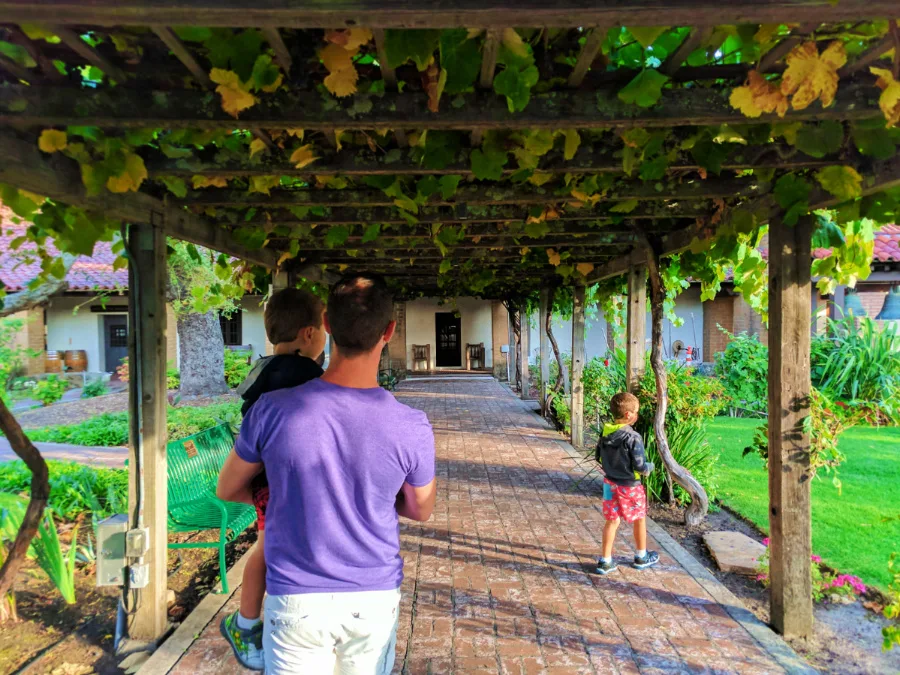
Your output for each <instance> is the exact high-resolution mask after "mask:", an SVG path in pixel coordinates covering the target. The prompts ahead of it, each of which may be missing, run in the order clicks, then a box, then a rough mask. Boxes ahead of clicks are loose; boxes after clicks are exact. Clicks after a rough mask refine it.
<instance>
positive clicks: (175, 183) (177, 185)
mask: <svg viewBox="0 0 900 675" xmlns="http://www.w3.org/2000/svg"><path fill="white" fill-rule="evenodd" d="M160 180H161V181H162V182H163V183H164V184H165V186H166V188H167V189H168V190H169V192H171V193H172V194H173V195H175V196H176V197H181V198H182V199H183V198H184V197H187V185H186V184H185V182H184V179H183V178H179V177H178V176H162V177H161V178H160Z"/></svg>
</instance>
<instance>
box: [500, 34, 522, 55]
mask: <svg viewBox="0 0 900 675" xmlns="http://www.w3.org/2000/svg"><path fill="white" fill-rule="evenodd" d="M500 39H501V40H502V41H503V46H504V47H506V48H507V49H508V50H509V51H511V52H512V53H513V54H515V55H516V56H518V57H519V58H521V59H527V58H528V46H527V45H526V44H525V42H524V41H523V40H522V36H521V35H519V34H518V33H517V32H516V29H515V28H504V29H503V34H502V36H501V38H500Z"/></svg>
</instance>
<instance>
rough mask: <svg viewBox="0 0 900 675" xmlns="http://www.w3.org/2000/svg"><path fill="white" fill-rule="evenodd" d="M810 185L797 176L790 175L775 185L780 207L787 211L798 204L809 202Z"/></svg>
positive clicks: (783, 177) (786, 175)
mask: <svg viewBox="0 0 900 675" xmlns="http://www.w3.org/2000/svg"><path fill="white" fill-rule="evenodd" d="M809 191H810V187H809V183H807V182H806V180H805V179H803V178H801V177H800V176H797V175H796V174H792V173H788V174H785V175H784V176H782V177H781V178H779V179H778V182H777V183H775V199H776V201H777V202H778V205H779V206H780V207H781V208H783V209H787V208H790V207H791V206H792V205H794V204H796V203H797V202H805V201H808V200H809Z"/></svg>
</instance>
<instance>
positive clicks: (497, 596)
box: [145, 378, 803, 675]
mask: <svg viewBox="0 0 900 675" xmlns="http://www.w3.org/2000/svg"><path fill="white" fill-rule="evenodd" d="M397 396H398V397H399V398H400V399H401V400H402V401H404V402H405V403H407V404H409V405H411V406H414V407H416V408H420V409H422V410H425V411H426V412H427V413H428V415H429V417H430V418H431V421H432V423H433V425H434V429H435V434H436V440H437V456H438V481H439V493H438V502H437V506H436V508H435V515H434V517H433V519H432V520H431V521H429V522H428V523H426V524H424V526H422V527H419V526H413V525H407V526H405V527H403V529H402V533H401V540H402V546H403V556H404V558H405V561H406V581H405V582H404V588H403V591H404V594H403V616H402V618H401V627H400V633H399V636H398V645H397V666H396V668H395V672H396V673H400V672H404V673H407V672H408V673H434V674H438V673H515V674H519V673H522V674H524V673H555V674H563V673H566V674H568V673H571V674H573V675H574V674H576V673H679V672H716V673H780V672H785V670H788V671H790V672H798V671H801V670H802V668H803V666H802V664H801V663H800V662H799V661H795V660H794V659H796V658H797V657H796V656H794V655H793V652H791V651H790V650H789V649H788V648H787V647H786V646H785V644H784V643H783V642H782V641H781V639H780V638H777V637H776V636H775V635H774V633H772V632H771V631H769V629H768V628H766V627H764V626H762V625H761V624H759V623H758V622H756V621H755V619H753V617H752V615H750V614H749V613H748V612H746V610H743V609H742V608H741V607H739V606H738V605H737V604H735V603H736V602H737V601H736V600H735V599H734V598H733V597H732V596H731V595H730V593H728V591H727V590H725V588H724V587H722V586H721V585H720V584H718V582H716V581H715V580H714V579H713V578H712V577H711V576H710V575H709V574H708V573H705V570H704V569H703V568H702V567H701V566H700V565H698V564H697V563H696V562H695V561H693V560H692V559H691V558H690V556H688V555H687V553H686V552H685V551H684V550H683V549H681V548H680V547H679V546H678V545H677V544H676V543H675V542H674V541H673V540H671V539H670V538H669V537H668V536H667V535H666V534H665V533H664V532H662V531H660V530H659V529H658V528H656V527H654V526H651V534H652V535H653V536H652V540H651V546H652V547H654V548H656V549H658V550H659V551H660V554H661V558H662V562H661V564H660V566H659V567H657V568H654V569H651V570H647V571H643V572H637V571H636V570H634V569H632V568H631V567H629V566H621V567H620V568H619V571H618V572H615V573H613V574H612V575H610V577H609V578H600V577H598V576H596V575H592V574H589V573H588V570H590V569H591V567H592V565H591V563H592V562H593V561H594V560H595V557H596V555H597V552H598V550H599V548H600V535H601V529H602V515H601V513H600V510H599V501H598V497H597V495H586V494H581V493H580V492H573V491H571V487H572V485H573V483H574V481H575V480H576V478H577V475H578V474H577V473H576V472H574V471H570V470H571V469H572V467H573V465H574V462H573V461H572V458H571V454H570V453H572V449H571V447H570V446H569V445H568V444H567V443H565V442H564V441H563V440H561V437H560V436H559V435H558V434H556V433H555V432H553V431H551V430H549V429H548V428H547V427H546V426H545V425H544V424H543V422H542V421H541V420H540V418H539V417H538V416H536V415H534V414H533V413H532V412H531V411H530V407H529V406H528V405H527V404H524V403H522V402H521V401H520V400H519V399H517V398H515V397H514V396H513V395H512V394H511V393H510V392H509V391H508V390H507V389H506V388H505V387H504V386H503V385H501V384H499V383H497V382H496V381H495V380H493V379H480V378H479V379H461V378H460V379H428V380H422V381H416V380H412V381H409V380H408V381H406V382H404V383H403V384H402V385H401V386H400V388H399V391H398V393H397ZM623 529H624V528H623ZM620 532H621V530H620ZM629 536H630V535H629ZM632 551H633V548H632V545H631V542H630V541H628V540H627V538H626V537H625V536H624V534H622V535H620V540H619V541H618V542H617V546H616V555H618V556H621V557H623V558H625V557H630V556H631V555H632ZM236 603H237V597H236V596H233V597H232V598H231V599H230V600H229V601H228V602H227V603H226V604H225V606H224V608H223V609H222V612H226V611H231V610H233V609H234V608H235V607H236V606H237V604H236ZM222 612H220V613H219V614H218V615H216V616H215V617H214V618H213V619H212V620H211V621H209V623H208V624H207V625H206V627H205V628H202V626H197V625H195V626H193V627H190V630H191V632H192V634H191V635H190V636H189V640H188V641H189V642H190V643H191V644H190V647H189V648H188V651H187V653H185V654H184V655H183V656H181V657H180V659H179V660H178V661H177V663H176V664H175V666H174V668H172V669H171V670H170V671H169V672H172V673H179V674H181V673H183V674H188V673H190V674H194V673H216V674H217V675H226V674H227V673H231V672H238V671H240V670H241V669H240V668H239V667H238V666H237V665H236V663H235V661H234V660H233V658H232V656H231V652H230V649H229V647H228V646H227V644H226V643H225V642H224V640H223V639H222V638H221V637H220V635H219V629H218V622H219V619H220V617H221V616H222ZM188 621H190V618H189V619H188ZM195 636H196V637H195ZM161 651H165V647H164V648H163V650H161ZM158 656H159V655H158ZM170 658H171V661H170V663H175V661H174V658H175V657H174V655H173V656H172V657H170ZM154 661H157V660H156V659H151V662H150V663H148V664H147V666H151V664H153V662H154ZM153 665H154V666H155V667H154V668H153V669H152V670H151V669H150V668H146V670H145V672H165V671H166V670H167V669H168V667H166V668H165V669H161V670H160V669H159V666H160V665H161V663H160V662H159V661H157V662H156V664H153Z"/></svg>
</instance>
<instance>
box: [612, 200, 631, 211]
mask: <svg viewBox="0 0 900 675" xmlns="http://www.w3.org/2000/svg"><path fill="white" fill-rule="evenodd" d="M637 206H638V200H637V199H625V200H623V201H621V202H618V203H617V204H615V205H614V206H612V207H610V209H609V211H610V213H631V212H632V211H634V210H635V209H636V208H637Z"/></svg>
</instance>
